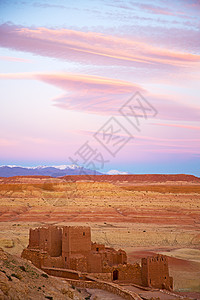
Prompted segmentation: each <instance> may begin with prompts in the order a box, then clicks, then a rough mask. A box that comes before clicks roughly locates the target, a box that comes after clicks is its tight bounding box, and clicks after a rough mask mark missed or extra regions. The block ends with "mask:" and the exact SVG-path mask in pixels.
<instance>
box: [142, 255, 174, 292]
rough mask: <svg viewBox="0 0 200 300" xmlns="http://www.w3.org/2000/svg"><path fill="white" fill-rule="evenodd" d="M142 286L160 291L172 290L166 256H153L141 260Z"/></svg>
mask: <svg viewBox="0 0 200 300" xmlns="http://www.w3.org/2000/svg"><path fill="white" fill-rule="evenodd" d="M142 284H143V285H144V286H152V287H155V288H160V289H170V288H172V279H170V277H169V269H168V260H167V257H166V256H164V255H155V256H153V257H147V258H143V259H142Z"/></svg>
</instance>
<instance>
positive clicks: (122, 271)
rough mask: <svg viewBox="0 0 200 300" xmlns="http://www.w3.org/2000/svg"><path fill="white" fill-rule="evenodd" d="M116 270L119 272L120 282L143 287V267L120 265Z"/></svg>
mask: <svg viewBox="0 0 200 300" xmlns="http://www.w3.org/2000/svg"><path fill="white" fill-rule="evenodd" d="M114 270H118V280H119V281H124V282H132V283H134V284H137V285H142V277H141V267H140V265H139V264H134V265H131V264H127V265H120V266H118V267H117V268H115V269H114ZM114 270H113V272H114Z"/></svg>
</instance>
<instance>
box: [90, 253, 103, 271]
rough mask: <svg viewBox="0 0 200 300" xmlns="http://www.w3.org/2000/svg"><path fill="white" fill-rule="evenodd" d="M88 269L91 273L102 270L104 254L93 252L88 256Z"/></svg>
mask: <svg viewBox="0 0 200 300" xmlns="http://www.w3.org/2000/svg"><path fill="white" fill-rule="evenodd" d="M87 270H88V272H89V273H101V272H102V256H101V254H99V253H91V254H90V255H89V256H88V258H87Z"/></svg>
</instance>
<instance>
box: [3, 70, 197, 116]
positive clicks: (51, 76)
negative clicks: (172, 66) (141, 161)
mask: <svg viewBox="0 0 200 300" xmlns="http://www.w3.org/2000/svg"><path fill="white" fill-rule="evenodd" d="M0 79H19V80H20V79H29V80H39V81H42V82H44V83H47V84H51V85H53V86H56V87H58V88H60V89H61V90H63V91H64V92H63V94H61V95H58V97H56V98H54V99H52V101H53V104H54V106H57V107H59V108H61V109H66V110H76V111H83V112H89V113H95V114H109V115H110V114H114V115H118V114H119V111H118V110H119V108H120V107H121V106H122V105H123V104H124V103H125V102H126V101H127V100H128V99H129V98H130V96H132V95H134V93H135V92H136V91H139V92H141V93H142V94H143V95H144V96H145V97H147V99H148V101H150V103H151V104H152V105H153V106H154V107H156V110H157V111H158V118H159V119H160V120H176V121H177V120H178V121H181V120H182V121H183V120H184V121H199V119H200V108H199V107H195V106H192V105H189V104H187V105H186V104H182V103H180V102H178V101H176V100H175V99H173V98H172V97H170V96H165V95H158V94H157V95H152V94H151V93H150V92H148V91H147V90H145V89H144V88H143V87H142V86H139V85H137V84H133V83H131V82H128V81H123V80H116V79H112V78H106V77H99V76H89V75H83V74H74V73H16V74H15V73H6V74H0ZM133 118H134V117H133Z"/></svg>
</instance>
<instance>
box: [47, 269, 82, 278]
mask: <svg viewBox="0 0 200 300" xmlns="http://www.w3.org/2000/svg"><path fill="white" fill-rule="evenodd" d="M42 270H43V271H44V272H46V273H47V274H49V275H52V276H56V277H63V278H69V279H75V280H79V279H80V277H79V273H77V272H73V271H71V270H64V269H58V268H46V267H43V268H42Z"/></svg>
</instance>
